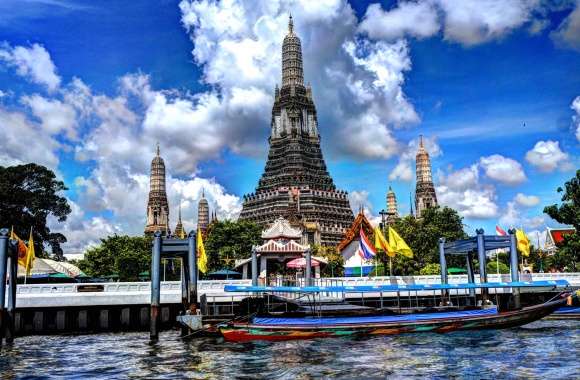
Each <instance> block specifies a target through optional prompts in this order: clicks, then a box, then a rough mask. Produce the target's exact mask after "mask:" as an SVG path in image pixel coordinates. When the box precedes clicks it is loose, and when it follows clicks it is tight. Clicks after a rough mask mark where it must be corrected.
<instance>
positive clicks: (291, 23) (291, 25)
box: [288, 13, 294, 34]
mask: <svg viewBox="0 0 580 380" xmlns="http://www.w3.org/2000/svg"><path fill="white" fill-rule="evenodd" d="M293 32H294V21H293V20H292V13H290V17H289V18H288V33H289V34H292V33H293Z"/></svg>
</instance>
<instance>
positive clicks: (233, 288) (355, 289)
mask: <svg viewBox="0 0 580 380" xmlns="http://www.w3.org/2000/svg"><path fill="white" fill-rule="evenodd" d="M569 285H570V284H569V283H568V281H566V280H550V281H518V282H487V283H483V284H481V283H475V284H470V283H464V284H410V285H354V286H305V287H299V286H244V285H226V286H225V287H224V291H226V292H234V293H235V292H238V293H272V292H280V293H321V292H330V293H376V292H401V291H402V292H404V291H420V290H452V289H490V288H558V287H567V286H569Z"/></svg>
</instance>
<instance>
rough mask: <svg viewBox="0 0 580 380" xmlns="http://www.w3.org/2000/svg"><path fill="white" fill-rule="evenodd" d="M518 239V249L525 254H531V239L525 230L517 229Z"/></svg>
mask: <svg viewBox="0 0 580 380" xmlns="http://www.w3.org/2000/svg"><path fill="white" fill-rule="evenodd" d="M516 240H517V241H518V250H519V251H520V252H521V253H522V255H523V256H526V257H527V256H529V255H530V239H528V237H527V236H526V233H525V232H524V231H523V230H516Z"/></svg>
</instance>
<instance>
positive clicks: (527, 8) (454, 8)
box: [436, 0, 540, 46]
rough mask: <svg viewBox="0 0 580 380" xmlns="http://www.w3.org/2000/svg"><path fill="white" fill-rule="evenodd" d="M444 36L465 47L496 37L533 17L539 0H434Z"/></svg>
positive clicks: (503, 34)
mask: <svg viewBox="0 0 580 380" xmlns="http://www.w3.org/2000/svg"><path fill="white" fill-rule="evenodd" d="M436 1H437V3H438V4H439V6H440V7H441V9H442V11H443V12H444V35H445V39H447V40H451V41H456V42H459V43H461V44H463V45H466V46H471V45H476V44H480V43H483V42H487V41H490V40H494V39H498V38H501V37H503V36H505V35H506V34H508V33H510V32H511V31H513V30H514V29H517V28H519V27H520V26H522V25H523V24H525V23H526V22H528V21H530V20H531V19H532V13H533V11H534V9H535V8H536V7H538V6H539V5H540V2H539V0H511V1H505V0H461V1H456V0H436Z"/></svg>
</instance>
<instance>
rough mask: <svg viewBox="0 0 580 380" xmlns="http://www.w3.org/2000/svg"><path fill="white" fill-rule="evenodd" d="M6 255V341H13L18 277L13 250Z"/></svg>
mask: <svg viewBox="0 0 580 380" xmlns="http://www.w3.org/2000/svg"><path fill="white" fill-rule="evenodd" d="M11 251H12V252H10V253H9V255H8V266H7V269H8V272H9V273H10V280H9V282H8V307H7V308H6V330H5V334H6V343H12V342H14V321H15V319H16V280H17V278H18V258H17V253H16V251H15V250H11Z"/></svg>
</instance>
